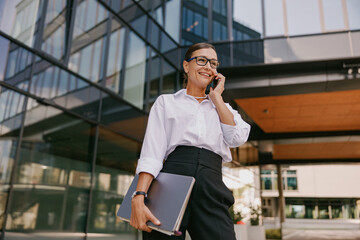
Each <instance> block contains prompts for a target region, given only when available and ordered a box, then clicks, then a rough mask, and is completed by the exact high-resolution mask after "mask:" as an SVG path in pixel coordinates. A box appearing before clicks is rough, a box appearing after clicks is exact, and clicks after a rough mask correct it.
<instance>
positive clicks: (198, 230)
mask: <svg viewBox="0 0 360 240" xmlns="http://www.w3.org/2000/svg"><path fill="white" fill-rule="evenodd" d="M221 163H222V158H221V157H220V156H219V155H218V154H216V153H214V152H212V151H209V150H207V149H204V148H197V147H190V146H178V147H177V148H176V149H175V150H174V151H173V152H172V153H171V154H170V155H169V156H168V158H167V160H166V161H165V163H164V166H163V169H162V170H161V171H162V172H166V173H174V174H181V175H186V176H192V177H194V178H195V184H194V187H193V190H192V193H191V196H190V199H189V203H188V206H187V208H186V211H185V214H184V217H183V220H182V223H181V227H180V231H181V232H182V233H183V234H182V235H181V236H168V235H165V234H163V233H160V232H158V231H155V230H153V231H152V232H151V233H147V232H143V240H170V239H179V240H180V239H185V232H186V230H187V231H188V232H189V234H190V237H191V239H192V240H235V239H236V237H235V232H234V224H233V221H232V220H231V217H230V214H229V207H230V206H231V205H233V204H234V197H233V195H232V193H231V191H230V190H229V189H228V188H227V187H226V186H225V184H224V183H223V181H222V174H221Z"/></svg>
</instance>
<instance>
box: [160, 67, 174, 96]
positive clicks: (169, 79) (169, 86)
mask: <svg viewBox="0 0 360 240" xmlns="http://www.w3.org/2000/svg"><path fill="white" fill-rule="evenodd" d="M162 66H163V69H162V70H163V84H162V94H165V93H173V92H174V91H175V83H176V69H175V68H173V67H172V66H171V65H170V64H169V63H167V62H166V61H165V60H163V65H162Z"/></svg>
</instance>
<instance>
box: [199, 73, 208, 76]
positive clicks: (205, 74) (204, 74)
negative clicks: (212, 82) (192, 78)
mask: <svg viewBox="0 0 360 240" xmlns="http://www.w3.org/2000/svg"><path fill="white" fill-rule="evenodd" d="M199 74H200V75H202V76H205V77H210V74H208V73H199Z"/></svg>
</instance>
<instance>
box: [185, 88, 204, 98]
mask: <svg viewBox="0 0 360 240" xmlns="http://www.w3.org/2000/svg"><path fill="white" fill-rule="evenodd" d="M186 94H187V95H191V96H193V97H195V98H197V97H206V94H205V89H194V88H186Z"/></svg>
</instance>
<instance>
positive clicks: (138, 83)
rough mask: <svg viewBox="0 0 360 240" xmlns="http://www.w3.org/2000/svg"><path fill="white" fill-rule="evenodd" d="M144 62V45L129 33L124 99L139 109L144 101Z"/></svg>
mask: <svg viewBox="0 0 360 240" xmlns="http://www.w3.org/2000/svg"><path fill="white" fill-rule="evenodd" d="M145 62H146V46H145V43H144V42H143V41H142V40H141V39H140V38H139V37H138V36H136V35H135V34H134V33H133V32H130V36H129V46H128V49H127V56H126V70H125V82H124V99H125V100H127V101H129V102H130V103H132V104H133V105H134V106H136V107H138V108H140V109H142V107H143V100H144V82H145V65H146V64H145Z"/></svg>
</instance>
